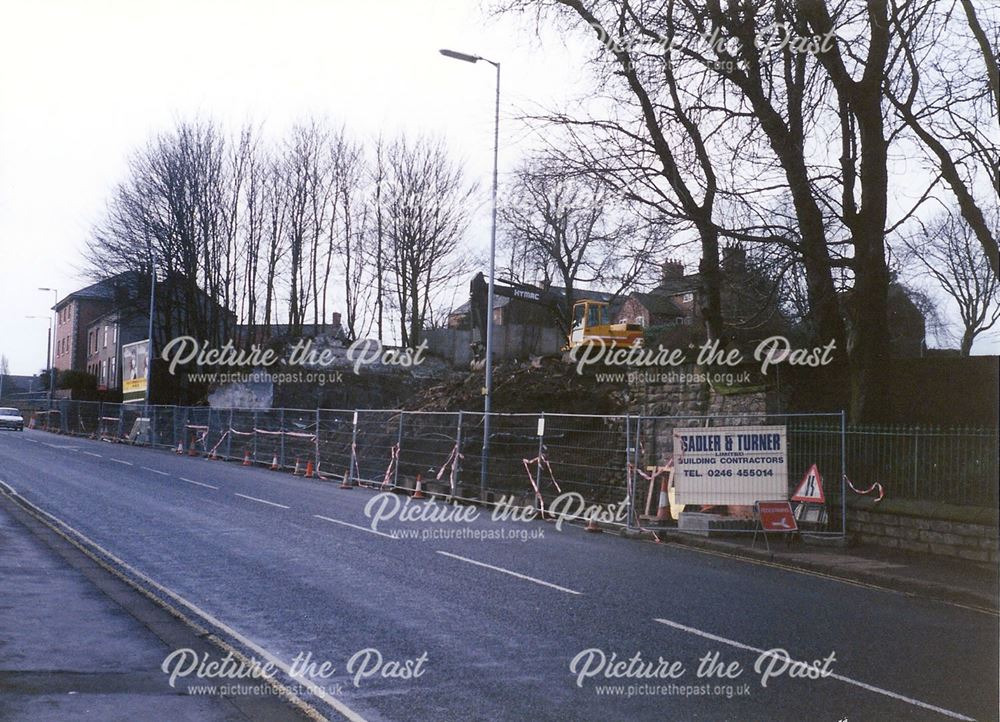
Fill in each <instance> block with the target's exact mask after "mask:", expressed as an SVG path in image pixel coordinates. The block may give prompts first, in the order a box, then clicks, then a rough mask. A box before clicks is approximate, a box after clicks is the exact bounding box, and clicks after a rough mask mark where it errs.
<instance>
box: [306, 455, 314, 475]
mask: <svg viewBox="0 0 1000 722" xmlns="http://www.w3.org/2000/svg"><path fill="white" fill-rule="evenodd" d="M305 478H307V479H311V478H313V463H312V460H311V459H310V460H309V461H307V462H306V473H305Z"/></svg>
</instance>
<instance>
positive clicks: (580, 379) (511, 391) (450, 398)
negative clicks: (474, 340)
mask: <svg viewBox="0 0 1000 722" xmlns="http://www.w3.org/2000/svg"><path fill="white" fill-rule="evenodd" d="M483 383H484V381H483V372H482V371H470V372H468V373H463V374H456V375H454V376H452V377H451V378H449V379H448V380H446V381H444V382H443V383H440V384H435V385H433V386H430V387H428V388H426V389H424V390H422V391H420V392H418V393H416V394H414V395H413V396H412V397H411V399H410V400H409V403H408V404H407V405H406V406H405V408H406V409H407V410H410V411H458V410H462V411H482V409H483ZM492 402H493V411H496V412H501V413H535V412H542V411H544V412H548V413H572V414H616V413H621V412H623V411H624V410H625V408H626V406H627V404H628V387H627V384H626V383H624V381H623V382H621V383H611V382H607V381H605V380H602V381H601V382H598V381H597V379H596V378H595V377H594V375H593V374H583V375H581V374H577V372H576V367H575V366H574V365H572V364H566V363H563V362H562V361H561V360H560V359H554V358H542V359H536V360H533V361H530V362H516V361H515V362H503V363H499V364H497V365H496V366H494V368H493V399H492Z"/></svg>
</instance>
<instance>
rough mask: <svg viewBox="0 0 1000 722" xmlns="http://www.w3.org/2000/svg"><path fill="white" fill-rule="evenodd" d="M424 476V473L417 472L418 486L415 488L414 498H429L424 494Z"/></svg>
mask: <svg viewBox="0 0 1000 722" xmlns="http://www.w3.org/2000/svg"><path fill="white" fill-rule="evenodd" d="M423 478H424V477H423V474H417V486H416V488H415V489H414V490H413V498H414V499H426V498H427V497H426V496H425V495H424V486H423Z"/></svg>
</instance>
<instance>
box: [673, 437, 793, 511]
mask: <svg viewBox="0 0 1000 722" xmlns="http://www.w3.org/2000/svg"><path fill="white" fill-rule="evenodd" d="M787 442H788V439H787V435H786V429H785V427H784V426H716V427H714V428H688V429H681V428H675V429H674V485H675V487H676V493H677V503H678V504H724V505H745V506H752V505H753V503H754V502H755V501H763V500H767V501H775V500H780V499H787V498H788V445H787Z"/></svg>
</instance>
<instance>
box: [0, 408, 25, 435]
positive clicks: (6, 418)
mask: <svg viewBox="0 0 1000 722" xmlns="http://www.w3.org/2000/svg"><path fill="white" fill-rule="evenodd" d="M0 429H13V430H14V431H24V417H23V416H21V412H20V411H18V410H17V409H13V408H10V407H8V406H4V407H0Z"/></svg>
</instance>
